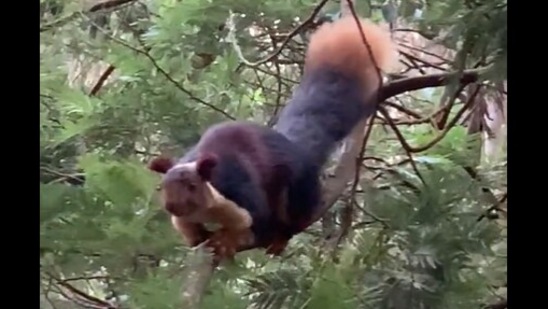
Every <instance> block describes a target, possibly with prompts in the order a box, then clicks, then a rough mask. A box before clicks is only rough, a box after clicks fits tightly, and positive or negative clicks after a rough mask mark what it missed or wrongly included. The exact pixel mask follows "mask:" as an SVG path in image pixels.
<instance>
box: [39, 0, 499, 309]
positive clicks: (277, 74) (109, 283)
mask: <svg viewBox="0 0 548 309" xmlns="http://www.w3.org/2000/svg"><path fill="white" fill-rule="evenodd" d="M81 3H82V2H81V1H57V0H45V1H41V2H40V4H41V29H42V30H41V43H40V49H41V57H40V64H41V68H40V81H41V84H40V107H41V109H40V117H41V118H40V119H41V130H40V240H41V244H40V252H41V271H42V273H41V278H42V279H41V284H42V289H41V308H48V309H49V308H54V307H53V305H52V304H54V305H55V308H74V307H75V306H77V305H76V304H75V302H79V304H82V302H86V301H88V302H96V301H97V300H90V299H87V300H82V296H78V297H77V296H74V295H75V293H74V291H72V292H71V290H70V288H67V285H70V286H73V287H74V288H76V289H78V290H79V291H81V292H82V293H84V295H85V294H89V295H91V296H93V297H96V298H98V299H100V300H105V301H108V302H112V303H113V307H114V308H140V309H146V308H155V309H161V308H178V307H180V301H181V300H180V288H181V285H182V284H183V283H184V282H186V280H188V279H189V278H186V277H184V274H185V272H184V271H183V270H185V269H187V268H188V267H190V266H191V265H192V263H191V261H192V260H193V259H196V257H195V256H194V255H193V254H192V251H190V250H189V249H188V248H187V247H186V246H184V245H183V244H182V242H181V239H180V237H179V236H178V235H176V233H175V232H174V231H173V229H172V227H171V226H170V223H169V220H168V217H167V216H166V215H165V214H164V212H163V211H162V210H161V207H160V205H159V203H158V195H157V193H156V186H157V185H158V182H159V177H158V176H157V175H154V174H153V173H152V172H150V171H148V170H147V169H146V166H145V163H146V162H147V161H148V160H150V158H151V157H152V156H153V155H154V154H157V153H161V152H167V153H171V154H181V153H183V152H184V151H185V150H186V149H188V147H190V146H191V145H192V144H193V143H194V142H195V141H196V140H197V139H198V138H199V136H200V134H201V133H202V132H203V130H204V129H205V128H207V127H208V126H209V125H211V124H213V123H217V122H219V121H223V120H227V119H229V118H234V119H249V120H254V121H256V122H260V123H267V122H268V121H270V120H271V119H272V117H273V114H274V113H275V112H277V111H279V109H280V108H281V105H283V104H284V102H286V100H287V98H288V97H289V95H290V94H291V92H292V90H293V87H294V85H295V83H297V82H298V81H299V79H300V75H301V71H300V69H301V67H302V59H303V50H304V46H305V44H306V37H307V34H309V31H310V29H308V28H306V27H305V30H306V31H303V32H302V33H299V36H297V37H296V38H294V39H293V40H290V41H289V43H288V44H287V45H286V46H285V48H284V50H283V51H282V52H281V53H280V54H279V55H278V56H277V57H275V59H274V60H275V61H272V62H269V63H265V64H261V65H258V66H257V67H255V68H251V67H248V66H245V65H243V64H242V61H241V60H242V59H241V57H240V55H238V53H237V52H236V51H235V50H234V45H233V44H234V43H233V42H229V41H228V40H227V34H228V33H229V32H230V30H234V33H235V36H236V41H237V44H238V46H239V48H240V49H241V50H242V54H243V56H245V58H246V59H248V60H249V61H252V62H254V61H258V60H260V59H264V58H266V57H267V56H269V55H271V53H272V51H273V50H275V47H277V46H279V45H280V44H281V42H282V41H283V40H285V38H286V37H287V35H288V33H290V32H291V31H292V30H293V29H294V28H295V27H296V26H297V25H298V24H299V22H298V21H296V18H297V17H298V18H299V19H300V20H301V21H302V20H304V19H305V18H307V17H308V16H309V15H310V12H311V11H312V10H313V9H314V8H315V6H316V5H317V3H318V1H313V0H300V1H289V0H284V1H274V0H268V1H262V2H257V1H254V0H253V1H252V0H238V1H232V2H226V1H220V0H186V1H171V0H170V1H168V0H149V1H130V2H129V3H127V5H125V6H123V7H115V8H113V9H112V10H109V11H101V10H100V11H99V12H95V13H93V12H88V11H86V10H88V9H89V7H85V8H84V7H82V4H81ZM390 5H395V7H388V2H386V1H371V2H370V3H367V4H365V3H363V4H362V3H361V2H359V3H358V12H359V13H360V14H361V15H364V16H365V15H367V16H371V17H372V18H373V19H375V20H380V19H381V18H382V17H383V16H384V18H385V19H389V20H391V21H392V20H393V19H394V18H395V17H396V16H395V13H397V15H398V16H397V17H398V20H402V19H403V20H405V21H407V22H409V23H410V24H411V25H413V26H414V27H417V28H418V29H419V31H421V33H422V34H424V35H426V36H429V37H433V38H436V39H437V40H439V41H441V42H443V43H444V44H445V45H446V46H448V47H450V48H453V49H454V50H455V51H457V57H456V59H455V60H454V61H453V66H454V67H455V68H456V69H463V68H472V67H474V66H476V65H477V64H478V63H480V64H481V66H486V65H490V67H489V71H487V74H485V76H483V79H485V80H487V81H486V83H491V82H492V81H494V80H499V79H504V78H505V76H506V63H505V62H506V44H507V43H506V1H503V0H493V1H487V2H486V1H483V2H481V3H477V4H476V3H470V2H469V1H464V2H462V1H456V0H444V1H414V0H407V1H399V2H398V1H393V2H391V3H390ZM418 9H420V10H421V11H422V15H421V14H417V10H418ZM338 10H339V4H338V3H337V2H335V1H328V3H327V4H326V6H325V8H324V9H323V10H322V11H321V12H320V15H326V16H331V17H333V18H334V17H336V16H337V12H338ZM231 12H232V13H234V14H235V19H234V20H235V25H234V27H235V29H227V27H228V25H226V23H225V21H226V19H227V18H228V17H229V15H230V13H231ZM383 13H384V15H383ZM419 15H420V16H419ZM99 17H101V18H99ZM103 17H104V18H103ZM98 21H100V22H101V23H102V24H101V25H97V23H98ZM250 26H254V27H255V30H256V33H251V32H250V31H249V27H250ZM94 31H96V34H100V35H94V34H93V33H94ZM272 38H275V39H276V43H275V44H273V43H272V42H271V41H270V40H269V39H272ZM109 65H112V66H113V67H114V71H113V73H112V74H111V75H110V76H109V78H108V79H107V81H106V82H105V83H104V84H102V85H100V84H98V81H99V80H100V79H101V76H102V75H103V74H104V72H105V71H106V69H107V67H108V66H109ZM95 87H98V88H99V90H98V91H97V93H95V94H93V95H92V94H91V92H92V89H94V88H95ZM441 92H442V91H441V89H423V90H419V91H417V92H415V98H416V99H412V100H409V101H410V104H409V105H408V106H407V107H408V108H410V109H412V110H414V111H417V112H418V113H421V114H424V115H431V114H432V113H433V112H434V111H436V110H437V109H438V106H437V104H436V102H438V101H439V97H440V96H441ZM419 97H420V98H419ZM460 108H461V105H458V106H455V107H454V108H453V110H452V111H451V114H450V116H449V118H451V117H453V116H454V115H455V114H456V112H457V110H459V109H460ZM399 127H400V130H401V131H402V135H403V136H404V138H405V139H406V141H407V142H408V143H409V144H410V145H412V146H415V147H420V146H422V145H426V144H428V143H430V142H431V141H432V140H433V139H434V138H436V137H437V136H438V135H439V134H440V133H441V132H440V130H438V129H435V128H433V126H432V125H431V124H430V123H422V124H419V125H412V126H399ZM387 128H388V126H384V127H383V126H375V127H374V129H373V132H372V134H371V138H370V139H369V141H368V144H367V151H366V156H368V157H370V159H371V160H369V159H368V160H365V161H364V165H365V168H364V169H363V170H364V171H363V173H362V174H363V175H362V178H361V179H360V181H359V183H358V185H357V188H356V194H355V195H354V199H355V203H354V204H352V205H353V222H352V226H351V228H350V229H349V233H348V235H346V236H345V237H343V238H342V239H341V240H340V242H339V243H338V244H337V245H335V244H334V242H333V239H332V238H329V237H324V236H325V235H327V234H329V233H326V230H327V228H326V227H323V226H322V227H320V224H316V225H314V226H312V227H311V228H310V229H309V230H308V231H307V232H306V233H303V234H301V235H298V236H296V237H295V238H294V239H293V240H292V241H291V244H290V246H289V247H288V249H287V252H286V254H285V255H284V256H283V257H282V258H269V257H266V256H265V255H264V253H263V252H262V251H258V250H255V251H250V252H244V253H241V254H240V255H239V256H238V258H237V259H236V261H235V263H233V264H230V265H225V266H222V267H221V268H220V269H219V270H218V271H216V272H215V274H214V276H213V279H212V281H211V283H210V284H209V286H208V288H207V291H206V292H205V295H204V299H203V303H202V307H203V308H253V309H255V308H256V309H259V308H261V309H262V308H265V309H266V308H268V309H278V308H303V309H304V308H311V309H312V308H314V309H316V308H317V309H322V308H364V309H365V308H379V309H383V308H386V309H389V308H390V309H399V308H444V309H452V308H455V309H457V308H459V309H460V308H479V307H480V306H482V305H484V304H486V303H489V302H492V301H493V300H496V299H497V297H498V295H503V296H504V295H505V287H504V286H505V281H506V257H505V255H506V241H505V237H506V236H505V233H506V230H505V226H504V223H505V222H504V220H486V219H485V220H478V219H479V218H480V217H481V216H482V215H483V214H485V211H486V210H487V209H488V208H493V206H497V205H495V204H496V198H495V197H494V196H492V195H489V194H487V193H486V190H487V189H488V191H489V192H491V193H493V194H495V195H496V196H499V195H501V194H502V193H503V192H505V191H506V165H505V164H506V163H505V162H506V157H505V156H503V157H502V159H501V160H499V161H496V162H491V163H490V164H489V165H481V164H480V162H481V160H480V158H481V153H480V150H481V146H482V141H481V139H480V138H479V134H469V130H468V128H466V127H464V126H459V125H457V126H455V127H453V128H452V129H450V130H448V132H446V134H445V136H444V137H443V138H442V139H441V140H440V141H439V142H438V143H436V144H435V145H434V146H432V147H430V148H428V149H426V150H425V151H422V152H420V153H413V162H414V163H415V164H416V166H417V169H418V171H419V173H420V176H419V175H417V173H416V172H415V170H414V169H413V168H412V166H411V164H410V163H409V162H410V160H409V159H408V155H407V153H406V152H405V151H403V149H402V146H401V143H400V142H399V141H398V140H397V139H396V138H395V136H394V134H393V133H392V132H390V130H387ZM471 171H472V172H471ZM423 181H424V182H423ZM494 199H495V201H494ZM347 200H348V199H346V198H344V199H341V201H339V202H338V203H337V206H336V207H334V208H333V210H332V213H334V214H335V215H334V217H335V218H336V220H335V221H336V222H335V227H334V229H335V231H339V230H340V229H341V226H342V225H343V224H344V223H343V222H342V220H341V219H340V218H341V217H342V215H341V210H344V209H345V207H348V206H347V205H346V203H345V202H346V201H347ZM495 208H497V207H495ZM493 209H494V208H493ZM324 238H329V239H327V240H325V241H324ZM84 298H85V297H84ZM94 306H96V307H98V305H96V304H95V305H94ZM88 307H89V306H88ZM99 307H106V306H105V305H104V304H102V305H100V306H99Z"/></svg>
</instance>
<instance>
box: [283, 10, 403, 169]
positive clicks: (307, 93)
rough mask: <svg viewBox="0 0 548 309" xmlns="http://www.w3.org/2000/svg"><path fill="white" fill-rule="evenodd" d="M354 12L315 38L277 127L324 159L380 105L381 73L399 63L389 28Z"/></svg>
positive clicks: (318, 161) (319, 160)
mask: <svg viewBox="0 0 548 309" xmlns="http://www.w3.org/2000/svg"><path fill="white" fill-rule="evenodd" d="M360 26H361V28H362V30H363V34H364V35H365V38H366V40H367V43H368V45H369V47H370V48H371V52H372V56H373V57H371V55H370V52H369V49H368V47H367V45H366V44H365V42H364V40H363V37H362V35H361V33H360V30H359V28H358V24H357V23H356V20H355V19H354V17H352V16H350V17H345V18H342V19H340V20H337V21H335V22H333V23H326V24H324V25H322V26H321V27H320V28H319V29H318V30H317V31H316V32H315V33H314V34H313V35H312V37H311V38H310V43H309V46H308V51H307V54H306V59H305V68H304V75H303V77H302V80H301V83H300V85H299V86H298V88H297V89H296V91H295V93H294V94H293V97H292V98H291V100H290V102H289V103H288V104H287V106H286V107H285V108H284V110H283V111H282V112H281V114H280V117H279V119H278V122H277V124H276V130H277V131H278V132H280V133H282V134H284V135H285V136H286V137H287V138H289V139H290V140H292V141H293V142H294V143H296V144H297V145H299V146H302V147H303V151H305V152H306V153H307V154H308V156H309V160H311V162H312V163H315V164H318V165H323V164H324V163H325V161H327V159H328V157H329V155H330V153H331V151H332V150H333V148H334V147H335V145H336V144H337V143H338V142H340V141H342V140H343V139H344V138H345V137H346V136H347V135H348V134H350V132H351V131H352V129H353V128H354V126H355V125H356V124H357V123H358V122H359V121H360V120H361V119H362V118H363V117H368V116H370V115H371V114H372V113H374V111H375V107H376V104H377V102H376V101H377V91H378V87H379V85H380V79H379V77H380V75H379V74H378V73H377V67H378V68H379V69H380V70H381V71H384V72H388V71H390V70H391V69H393V68H394V67H395V65H396V64H397V49H396V47H395V45H394V44H393V42H392V40H391V38H390V33H389V32H387V31H384V30H383V29H382V28H380V27H379V26H377V25H375V24H373V23H371V22H369V21H367V20H363V19H362V20H360Z"/></svg>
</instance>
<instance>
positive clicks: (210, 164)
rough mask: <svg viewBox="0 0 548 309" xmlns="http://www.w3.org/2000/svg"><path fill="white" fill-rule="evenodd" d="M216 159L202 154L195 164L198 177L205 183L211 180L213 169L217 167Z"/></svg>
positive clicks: (213, 156) (211, 155) (210, 155)
mask: <svg viewBox="0 0 548 309" xmlns="http://www.w3.org/2000/svg"><path fill="white" fill-rule="evenodd" d="M217 161H218V158H217V156H215V155H213V154H203V155H201V156H200V159H198V162H197V163H196V171H197V172H198V175H199V176H200V177H201V178H202V179H203V180H205V181H209V180H211V176H212V175H213V169H214V168H215V166H217Z"/></svg>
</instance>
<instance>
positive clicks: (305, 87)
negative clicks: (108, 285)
mask: <svg viewBox="0 0 548 309" xmlns="http://www.w3.org/2000/svg"><path fill="white" fill-rule="evenodd" d="M359 25H360V26H361V29H362V31H363V34H364V35H365V38H366V40H367V43H368V45H369V47H370V49H371V53H372V55H370V52H369V48H368V47H367V45H366V44H365V42H364V40H363V38H362V35H361V32H360V30H359V29H358V23H357V22H356V19H354V18H353V17H343V18H341V19H339V20H337V21H334V22H332V23H325V24H323V25H322V26H320V27H319V28H318V30H316V32H314V33H313V34H312V36H311V38H310V43H309V45H308V50H307V53H306V58H305V65H304V74H303V77H302V79H301V82H300V84H299V85H298V86H297V88H296V90H295V92H294V93H293V96H292V97H291V99H290V100H289V102H288V104H287V105H286V106H285V107H284V109H283V110H282V111H281V113H280V115H279V117H278V121H277V122H276V124H275V125H274V128H269V127H266V126H262V125H258V124H253V123H250V122H244V121H229V122H224V123H220V124H217V125H214V126H212V127H210V128H209V129H208V130H206V132H205V133H204V134H203V135H202V137H201V139H200V141H199V142H198V144H196V145H195V146H194V147H193V148H192V149H191V151H189V152H188V153H187V154H186V155H185V156H183V157H182V158H181V159H179V160H172V159H170V158H165V157H157V158H154V159H153V160H152V161H151V162H150V164H149V168H150V169H151V170H153V171H155V172H158V173H162V174H164V176H163V180H162V196H163V200H164V208H165V209H166V211H168V212H169V213H170V214H171V216H172V223H173V225H174V227H175V228H176V229H177V230H178V231H179V232H180V233H181V234H182V235H183V237H185V239H186V240H187V242H188V244H189V245H191V246H195V245H197V244H199V243H201V242H204V241H206V240H207V241H208V243H209V244H210V245H211V246H212V247H213V249H214V252H215V254H216V256H218V257H220V258H223V257H232V256H233V255H234V254H235V253H236V251H237V250H238V248H239V247H242V246H246V245H251V244H256V245H257V244H258V245H259V246H262V247H264V248H267V253H271V254H280V253H281V252H282V251H283V250H284V248H285V246H286V245H287V243H288V241H289V240H290V239H291V238H292V237H293V236H294V235H296V234H298V233H300V232H302V231H303V230H304V229H305V228H307V227H308V226H309V225H310V224H312V223H313V222H312V220H313V219H314V216H315V215H316V212H317V210H318V208H319V206H320V204H321V183H320V179H319V177H320V173H321V171H322V169H323V166H324V165H325V163H326V162H327V160H328V158H329V156H330V154H331V153H332V152H333V150H334V148H335V147H336V145H337V144H338V143H340V142H341V141H342V140H344V138H346V137H347V136H348V135H349V134H350V132H351V131H352V130H353V128H354V127H355V126H356V125H357V123H358V122H360V121H361V120H362V119H364V118H365V117H369V116H371V115H372V114H373V113H375V112H376V106H377V103H378V102H377V101H378V91H379V86H380V85H381V82H382V81H381V78H382V77H381V75H380V74H379V72H378V70H381V71H385V72H387V71H390V70H391V69H393V68H394V66H395V64H396V63H397V56H398V55H397V49H396V47H395V44H394V43H393V42H392V40H391V37H390V33H389V32H388V31H384V30H383V29H382V28H380V27H379V26H377V25H375V24H373V23H371V22H369V21H367V20H364V19H360V20H359ZM373 59H374V60H373ZM210 222H215V223H218V224H220V225H221V228H220V229H219V230H217V231H215V232H209V231H207V230H206V229H205V227H204V223H210Z"/></svg>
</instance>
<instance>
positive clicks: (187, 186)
mask: <svg viewBox="0 0 548 309" xmlns="http://www.w3.org/2000/svg"><path fill="white" fill-rule="evenodd" d="M216 165H217V157H215V156H214V155H209V154H205V155H202V156H200V157H199V159H198V160H197V161H194V162H188V163H176V162H174V161H173V160H172V159H170V158H166V157H157V158H154V159H153V160H152V161H151V162H150V163H149V165H148V168H149V169H150V170H152V171H154V172H157V173H160V174H163V178H162V183H161V186H160V190H161V192H162V199H163V203H164V208H165V210H166V211H167V212H169V213H170V214H171V215H173V216H175V217H186V216H192V215H195V214H198V213H200V212H201V211H204V210H206V209H208V208H210V207H211V206H213V205H215V203H216V201H215V197H216V196H217V195H216V194H214V192H212V191H213V190H212V187H211V184H210V183H209V181H210V180H211V177H212V174H213V171H214V169H215V166H216Z"/></svg>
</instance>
